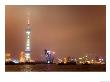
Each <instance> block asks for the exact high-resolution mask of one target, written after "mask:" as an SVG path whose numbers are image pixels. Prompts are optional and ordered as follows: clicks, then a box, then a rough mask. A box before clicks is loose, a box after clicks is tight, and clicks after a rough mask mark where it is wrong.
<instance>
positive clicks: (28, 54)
mask: <svg viewBox="0 0 110 82" xmlns="http://www.w3.org/2000/svg"><path fill="white" fill-rule="evenodd" d="M25 37H26V39H25V62H30V61H31V43H30V42H31V26H30V19H29V17H28V19H27V27H26V29H25Z"/></svg>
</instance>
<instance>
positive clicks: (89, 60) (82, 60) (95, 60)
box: [58, 56, 105, 64]
mask: <svg viewBox="0 0 110 82" xmlns="http://www.w3.org/2000/svg"><path fill="white" fill-rule="evenodd" d="M58 63H60V64H61V63H62V64H68V63H71V64H72V63H73V64H105V60H104V59H103V58H102V57H89V56H83V57H79V58H72V57H67V58H62V59H61V58H58Z"/></svg>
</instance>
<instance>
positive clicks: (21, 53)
mask: <svg viewBox="0 0 110 82" xmlns="http://www.w3.org/2000/svg"><path fill="white" fill-rule="evenodd" d="M19 62H20V63H24V62H25V53H24V52H23V51H22V52H20V57H19Z"/></svg>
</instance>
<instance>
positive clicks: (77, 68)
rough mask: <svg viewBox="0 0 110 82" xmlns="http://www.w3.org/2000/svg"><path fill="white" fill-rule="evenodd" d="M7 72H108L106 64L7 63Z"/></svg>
mask: <svg viewBox="0 0 110 82" xmlns="http://www.w3.org/2000/svg"><path fill="white" fill-rule="evenodd" d="M5 71H6V72H14V71H15V72H31V71H32V72H46V71H47V72H50V71H51V72H57V71H59V72H106V65H105V64H103V65H102V64H101V65H56V64H36V65H29V64H27V65H5Z"/></svg>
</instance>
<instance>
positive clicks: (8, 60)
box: [5, 53, 12, 62]
mask: <svg viewBox="0 0 110 82" xmlns="http://www.w3.org/2000/svg"><path fill="white" fill-rule="evenodd" d="M10 61H12V59H11V53H6V54H5V62H10Z"/></svg>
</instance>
